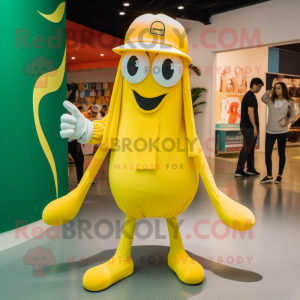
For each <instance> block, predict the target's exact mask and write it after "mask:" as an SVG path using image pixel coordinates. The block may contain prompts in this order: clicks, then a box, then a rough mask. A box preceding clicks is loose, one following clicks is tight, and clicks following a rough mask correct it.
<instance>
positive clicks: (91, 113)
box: [82, 104, 100, 121]
mask: <svg viewBox="0 0 300 300" xmlns="http://www.w3.org/2000/svg"><path fill="white" fill-rule="evenodd" d="M99 112H100V106H99V105H98V104H93V105H92V106H91V108H90V109H89V110H88V111H85V112H83V113H82V114H83V116H84V117H86V118H87V119H89V120H90V121H94V120H95V119H96V116H97V114H98V113H99Z"/></svg>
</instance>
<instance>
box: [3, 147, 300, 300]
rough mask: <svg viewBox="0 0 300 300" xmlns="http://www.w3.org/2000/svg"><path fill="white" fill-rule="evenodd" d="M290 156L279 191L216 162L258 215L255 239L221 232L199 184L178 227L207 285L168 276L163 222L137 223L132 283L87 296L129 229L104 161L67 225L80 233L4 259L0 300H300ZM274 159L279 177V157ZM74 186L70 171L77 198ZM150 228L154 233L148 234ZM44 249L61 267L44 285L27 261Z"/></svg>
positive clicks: (224, 160) (224, 185)
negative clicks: (123, 227)
mask: <svg viewBox="0 0 300 300" xmlns="http://www.w3.org/2000/svg"><path fill="white" fill-rule="evenodd" d="M287 154H288V160H287V165H286V169H285V173H284V182H283V183H282V185H274V184H268V185H260V184H259V177H251V178H248V179H241V178H238V179H236V178H234V177H233V172H234V171H233V169H234V168H235V161H236V158H235V157H233V156H230V157H229V158H228V156H226V157H221V158H220V157H219V158H215V159H209V162H210V163H211V164H212V169H213V171H214V176H215V179H216V182H217V185H218V187H219V188H220V190H221V191H223V192H224V193H226V194H227V195H229V196H230V197H231V198H233V199H235V200H236V201H239V202H240V203H242V204H244V205H246V206H248V207H249V208H250V209H251V210H252V211H253V212H254V214H255V217H256V225H255V227H254V229H253V231H252V236H251V235H249V233H247V234H246V235H245V236H244V237H241V236H240V235H239V234H237V236H234V233H233V232H232V231H228V232H226V231H225V227H224V226H223V225H218V226H217V227H216V229H215V225H216V224H217V223H215V222H217V221H218V217H217V214H216V212H215V210H214V208H213V206H212V204H211V202H210V200H209V198H208V195H207V193H206V191H205V189H204V186H203V184H202V183H201V181H200V185H199V189H198V192H197V194H196V197H195V199H194V201H193V202H192V204H191V205H190V207H189V208H188V209H187V210H186V211H185V212H184V213H183V214H181V215H180V216H179V217H178V219H179V220H182V222H183V223H182V225H181V227H180V228H181V235H182V239H183V241H184V245H185V248H186V250H187V251H188V253H189V254H190V255H191V256H192V257H193V258H194V259H196V260H198V261H200V262H201V263H202V265H203V267H204V269H205V279H204V281H203V283H202V284H200V285H196V286H189V285H185V284H183V283H181V282H180V281H179V280H178V278H177V277H176V275H175V274H174V273H173V272H172V271H171V270H170V269H169V268H168V266H167V264H166V261H167V254H168V245H169V242H168V239H167V237H166V236H165V235H167V226H166V224H165V220H164V219H148V221H149V223H138V226H137V227H138V228H137V229H136V235H137V236H136V237H135V239H134V242H133V249H132V257H133V260H134V262H135V272H134V274H133V275H132V276H130V277H128V278H126V279H124V280H122V281H121V282H118V283H116V284H115V285H113V286H112V287H110V288H109V289H107V290H105V291H102V292H98V293H91V292H88V291H86V290H85V289H84V288H83V286H82V277H83V275H84V272H85V271H86V270H87V269H89V268H90V267H92V266H95V265H96V263H97V260H99V261H100V262H103V261H106V260H107V259H109V257H111V256H112V255H113V254H114V251H115V249H116V247H117V245H118V241H119V236H120V234H119V232H120V231H119V230H118V226H119V224H122V222H123V221H124V215H123V213H122V211H120V210H119V209H118V207H117V205H116V203H115V201H114V199H113V197H112V195H111V192H110V188H109V183H108V175H107V168H108V159H106V160H105V169H104V170H102V171H100V172H99V176H98V178H97V180H96V181H97V185H96V186H95V187H91V189H90V191H89V193H88V196H87V198H86V200H85V202H84V204H83V206H82V209H81V210H80V212H79V214H78V216H77V217H76V219H75V220H74V222H71V223H69V225H68V226H70V225H72V226H74V229H73V231H71V230H70V229H69V230H67V227H66V226H64V227H60V228H59V230H60V231H59V235H60V236H59V239H49V238H47V237H45V234H44V235H43V238H42V239H39V240H37V239H31V240H29V241H27V242H25V243H22V244H20V245H17V246H15V247H13V248H10V249H7V250H4V251H2V252H0V262H1V270H0V299H1V300H4V299H5V300H6V299H7V300H14V299H18V300H19V299H30V300H35V299H80V300H84V299H211V300H213V299H218V300H219V299H220V300H221V299H222V300H224V299H231V300H235V299H236V300H241V299H243V300H244V299H246V300H252V299H253V300H254V299H255V300H259V299H264V300H265V299H280V300H282V299H284V300H286V299H288V300H299V299H300V296H299V295H300V285H299V278H300V251H299V249H300V234H299V228H300V181H299V168H300V159H299V158H300V157H299V158H294V157H296V156H300V152H299V147H297V148H289V149H288V153H287ZM273 157H274V174H273V175H274V176H275V171H277V163H278V159H277V153H276V152H275V151H274V154H273ZM87 159H90V158H88V157H86V160H87ZM256 166H257V170H258V171H261V172H262V176H265V167H264V157H263V154H262V153H257V154H256ZM262 176H261V177H262ZM75 182H76V179H75V169H74V166H73V165H72V166H71V167H70V189H73V188H74V187H75ZM199 220H206V221H208V222H209V224H202V225H201V226H200V227H199V233H201V234H203V235H205V234H206V235H209V237H208V238H207V239H202V238H199V237H197V236H196V235H195V231H194V229H195V226H196V225H197V221H199ZM99 221H100V223H101V224H102V225H101V227H100V230H99V231H98V230H97V229H95V225H96V223H97V222H99ZM100 223H98V225H99V224H100ZM105 223H106V224H109V225H105ZM79 224H83V225H84V226H88V225H91V229H90V230H89V231H88V233H89V234H90V236H89V238H88V237H87V236H86V235H83V236H81V235H80V232H82V230H79V229H78V226H79ZM84 226H83V227H84ZM109 226H111V228H110V229H109ZM151 228H152V229H153V232H152V233H151V232H150V233H149V231H148V230H151ZM137 230H138V232H137ZM48 233H49V234H50V232H48ZM99 233H100V234H101V236H100V235H99ZM147 233H148V234H147ZM52 234H54V232H52ZM66 234H68V235H69V238H67V237H66ZM72 234H73V236H70V235H72ZM224 234H225V235H227V236H225V237H224ZM105 235H107V236H106V237H105ZM143 235H144V237H146V238H143ZM222 235H223V237H224V238H222ZM38 246H41V247H43V248H44V249H49V250H50V251H51V252H52V255H53V257H54V258H55V264H54V265H52V266H47V268H46V273H45V277H37V276H35V275H37V273H35V274H34V271H33V265H30V264H25V263H24V260H23V259H24V257H25V255H26V254H27V252H28V251H29V250H30V249H36V247H38ZM43 251H44V250H43ZM40 253H42V252H40ZM44 253H45V252H44ZM44 255H45V256H46V254H44ZM72 259H73V262H70V261H71V260H72ZM93 261H94V262H93ZM27 263H28V262H27Z"/></svg>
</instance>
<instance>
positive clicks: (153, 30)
mask: <svg viewBox="0 0 300 300" xmlns="http://www.w3.org/2000/svg"><path fill="white" fill-rule="evenodd" d="M149 33H150V34H155V35H160V36H165V24H164V23H163V22H161V21H154V22H152V23H151V25H150V28H149Z"/></svg>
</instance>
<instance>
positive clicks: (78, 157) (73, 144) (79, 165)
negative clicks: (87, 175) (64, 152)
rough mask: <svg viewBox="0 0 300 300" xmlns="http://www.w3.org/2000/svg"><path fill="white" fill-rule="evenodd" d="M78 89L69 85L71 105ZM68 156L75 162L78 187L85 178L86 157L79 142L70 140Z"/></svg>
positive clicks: (74, 84)
mask: <svg viewBox="0 0 300 300" xmlns="http://www.w3.org/2000/svg"><path fill="white" fill-rule="evenodd" d="M77 89H78V85H77V84H76V83H74V82H72V83H70V84H69V83H68V84H67V99H68V101H70V102H71V103H74V101H75V95H76V90H77ZM68 154H71V156H72V158H73V160H74V161H75V167H76V174H77V185H78V184H79V182H80V180H81V178H82V176H83V164H84V156H83V153H82V150H81V145H80V143H78V142H77V140H73V139H68Z"/></svg>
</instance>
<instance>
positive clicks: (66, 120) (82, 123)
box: [60, 101, 94, 144]
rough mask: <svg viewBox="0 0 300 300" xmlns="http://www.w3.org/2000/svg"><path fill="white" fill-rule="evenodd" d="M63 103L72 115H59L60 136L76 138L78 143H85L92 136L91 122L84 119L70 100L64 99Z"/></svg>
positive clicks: (92, 126) (92, 127)
mask: <svg viewBox="0 0 300 300" xmlns="http://www.w3.org/2000/svg"><path fill="white" fill-rule="evenodd" d="M63 105H64V107H65V108H66V109H67V110H68V111H69V112H70V113H71V114H72V115H69V114H63V115H62V116H61V124H60V128H61V131H60V136H61V137H62V138H70V139H78V141H79V142H80V143H82V144H87V143H88V142H89V141H90V140H91V138H92V136H93V131H94V125H93V122H91V121H90V120H88V119H86V118H85V117H84V116H83V115H82V113H81V112H80V111H79V110H78V108H77V107H76V106H75V105H74V104H72V103H71V102H70V101H65V102H64V103H63Z"/></svg>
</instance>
